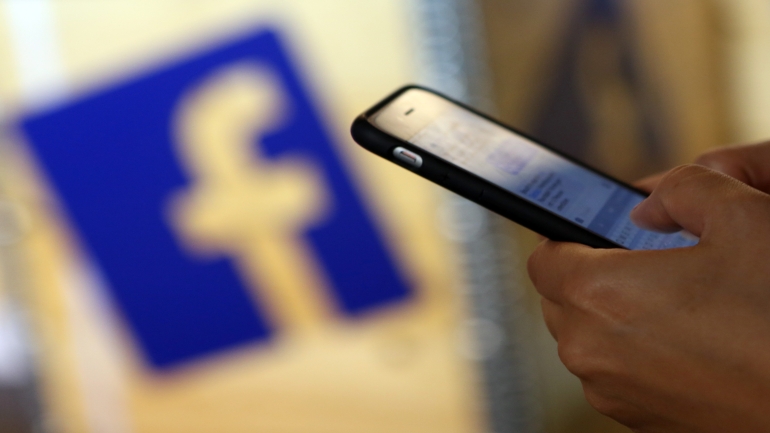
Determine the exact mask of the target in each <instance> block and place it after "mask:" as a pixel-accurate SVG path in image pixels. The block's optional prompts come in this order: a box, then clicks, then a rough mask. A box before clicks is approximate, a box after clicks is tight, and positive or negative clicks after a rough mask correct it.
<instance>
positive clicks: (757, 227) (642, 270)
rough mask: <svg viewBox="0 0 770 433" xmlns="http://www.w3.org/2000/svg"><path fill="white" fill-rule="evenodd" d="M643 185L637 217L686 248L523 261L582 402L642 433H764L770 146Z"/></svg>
mask: <svg viewBox="0 0 770 433" xmlns="http://www.w3.org/2000/svg"><path fill="white" fill-rule="evenodd" d="M696 163H697V164H698V165H686V166H681V167H678V168H675V169H674V170H672V171H670V172H668V173H666V174H663V175H658V176H654V177H652V178H649V179H646V180H644V181H642V182H640V184H639V186H640V187H641V188H647V189H648V190H652V191H653V192H652V195H651V196H650V197H649V198H648V199H647V200H645V201H644V202H643V203H642V204H640V205H639V206H638V207H637V208H636V209H635V210H634V212H633V213H632V218H633V219H634V221H635V222H636V223H637V224H640V225H642V226H644V227H647V228H651V229H655V230H658V231H677V230H681V229H682V228H684V229H686V230H688V231H690V232H691V233H693V234H696V235H698V236H699V237H700V238H701V241H700V243H699V244H698V245H697V246H695V247H691V248H683V249H677V250H667V251H626V250H594V249H591V248H588V247H585V246H583V245H578V244H569V243H557V242H553V241H545V242H543V243H542V244H541V245H540V246H539V247H538V248H537V249H536V251H535V252H534V253H533V254H532V256H531V257H530V259H529V262H528V270H529V275H530V277H531V279H532V281H533V282H534V284H535V287H536V288H537V290H538V291H539V292H540V294H541V295H542V297H543V299H542V307H543V313H544V316H545V321H546V324H547V325H548V329H549V330H550V332H551V334H552V335H553V337H554V338H555V339H556V340H557V342H558V352H559V357H560V358H561V360H562V362H563V363H564V365H565V366H566V367H567V368H568V369H569V370H570V371H571V372H572V373H573V374H575V375H576V376H577V377H578V378H580V380H581V382H582V384H583V389H584V391H585V395H586V398H587V399H588V402H589V403H590V404H591V405H592V406H593V407H594V408H596V409H597V410H598V411H599V412H601V413H603V414H605V415H607V416H609V417H611V418H614V419H615V420H617V421H619V422H620V423H622V424H624V425H626V426H628V427H630V428H631V429H632V430H634V431H635V432H645V433H646V432H752V433H754V432H761V431H770V195H768V193H769V192H770V143H765V144H760V145H754V146H741V147H730V148H724V149H720V150H717V151H714V152H710V153H708V154H706V155H704V156H702V157H701V158H699V159H698V160H697V161H696Z"/></svg>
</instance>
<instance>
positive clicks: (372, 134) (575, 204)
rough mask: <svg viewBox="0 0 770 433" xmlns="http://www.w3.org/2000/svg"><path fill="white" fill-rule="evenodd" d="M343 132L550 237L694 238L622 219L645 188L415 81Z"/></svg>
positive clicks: (650, 243)
mask: <svg viewBox="0 0 770 433" xmlns="http://www.w3.org/2000/svg"><path fill="white" fill-rule="evenodd" d="M352 134H353V139H354V140H355V141H356V142H357V143H358V144H360V145H361V146H363V147H364V148H366V149H367V150H369V151H371V152H373V153H375V154H377V155H379V156H381V157H383V158H385V159H387V160H389V161H391V162H394V163H396V164H398V165H400V166H402V167H404V168H406V169H408V170H411V171H413V172H414V173H416V174H418V175H420V176H422V177H424V178H426V179H428V180H430V181H432V182H435V183H437V184H439V185H441V186H443V187H445V188H447V189H449V190H450V191H453V192H455V193H457V194H459V195H461V196H463V197H465V198H467V199H468V200H471V201H473V202H475V203H478V204H479V205H481V206H484V207H485V208H487V209H489V210H491V211H493V212H496V213H498V214H500V215H502V216H504V217H506V218H508V219H510V220H512V221H514V222H517V223H519V224H521V225H523V226H524V227H527V228H529V229H530V230H533V231H535V232H537V233H539V234H541V235H543V236H545V237H547V238H549V239H552V240H556V241H565V242H577V243H582V244H585V245H588V246H591V247H594V248H626V249H631V250H655V249H667V248H682V247H689V246H693V245H695V244H697V243H698V239H697V238H695V237H694V236H692V235H690V234H689V233H686V232H678V233H669V234H664V233H656V232H652V231H648V230H643V229H641V228H639V227H637V226H636V225H635V224H634V223H633V222H631V220H630V218H629V213H630V212H631V210H632V209H633V208H634V206H636V205H637V204H639V203H640V202H641V201H642V200H644V198H645V197H646V196H647V195H646V194H645V193H644V192H642V191H639V190H637V189H635V188H633V187H632V186H630V185H627V184H625V183H623V182H621V181H619V180H617V179H614V178H612V177H610V176H608V175H606V174H604V173H601V172H599V171H598V170H595V169H593V168H591V167H588V166H587V165H585V164H583V163H581V162H579V161H576V160H574V159H573V158H570V157H568V156H566V155H564V154H562V153H560V152H558V151H556V150H553V149H551V148H549V147H548V146H546V145H544V144H542V143H539V142H538V141H537V140H535V139H533V138H531V137H529V136H527V135H526V134H523V133H521V132H519V131H516V130H515V129H513V128H511V127H508V126H505V125H503V124H502V123H500V122H497V121H496V120H494V119H492V118H490V117H488V116H485V115H484V114H481V113H479V112H477V111H476V110H474V109H472V108H470V107H467V106H465V105H464V104H462V103H459V102H457V101H454V100H452V99H450V98H448V97H446V96H443V95H441V94H439V93H437V92H435V91H432V90H429V89H426V88H423V87H419V86H407V87H404V88H402V89H400V90H398V91H396V92H395V93H393V94H392V95H390V96H388V97H387V98H385V99H384V100H383V101H381V102H380V103H378V104H377V105H375V106H374V107H372V108H371V109H369V110H368V111H367V112H365V113H364V114H362V115H361V116H359V117H358V118H357V119H356V120H355V122H353V127H352Z"/></svg>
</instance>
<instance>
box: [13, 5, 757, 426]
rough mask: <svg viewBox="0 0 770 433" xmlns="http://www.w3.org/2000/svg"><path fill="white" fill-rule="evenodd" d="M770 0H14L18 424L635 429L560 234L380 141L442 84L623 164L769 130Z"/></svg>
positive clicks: (654, 162)
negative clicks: (547, 282) (530, 224)
mask: <svg viewBox="0 0 770 433" xmlns="http://www.w3.org/2000/svg"><path fill="white" fill-rule="evenodd" d="M768 44H770V2H768V1H766V0H731V1H728V0H665V1H664V0H538V1H534V0H507V1H502V0H364V1H362V0H312V1H311V0H280V1H279V0H216V1H214V0H111V1H102V2H98V1H93V0H2V2H0V433H27V432H40V433H48V432H62V433H81V432H83V433H85V432H98V433H103V432H104V433H109V432H116V433H117V432H119V433H129V432H137V433H150V432H164V433H169V432H214V431H228V432H247V431H248V432H252V431H260V432H285V433H295V432H297V433H298V432H302V433H315V432H318V433H321V432H335V433H340V432H361V431H366V432H409V433H411V432H458V433H460V432H463V433H465V432H468V433H470V432H497V433H503V432H522V433H528V432H532V433H535V432H538V433H568V432H599V433H604V432H606V433H610V432H626V431H628V430H626V429H624V428H623V427H622V426H620V425H618V424H616V423H614V422H613V421H611V420H608V419H606V418H603V417H602V416H600V415H599V414H597V413H596V412H594V411H593V410H592V409H591V408H590V407H589V406H588V405H587V403H586V402H585V400H584V398H583V395H582V390H581V387H580V383H579V381H578V380H577V379H575V378H574V377H572V376H571V375H570V374H569V373H568V372H567V371H566V370H565V369H564V367H563V366H562V365H561V363H560V362H559V359H558V356H557V354H556V346H555V343H554V342H553V341H552V340H551V338H550V336H549V335H548V332H547V330H546V329H545V327H544V325H543V324H542V319H541V317H540V311H539V298H538V295H537V294H536V293H535V292H534V290H533V289H532V287H531V286H530V285H529V282H528V279H527V277H526V272H525V269H524V266H523V264H524V263H525V261H526V257H527V255H528V253H529V251H531V249H532V248H534V246H535V245H536V243H537V239H536V237H535V236H534V235H533V234H532V233H530V232H528V231H526V230H524V229H521V228H519V227H517V226H515V225H514V224H512V223H510V222H507V221H503V220H502V219H500V218H498V217H496V216H494V215H490V214H489V213H487V212H485V211H483V210H481V209H479V208H478V207H476V206H475V205H473V204H470V203H468V202H465V201H463V200H461V199H458V198H456V197H454V196H452V195H451V194H449V193H446V192H444V191H443V190H441V189H440V188H438V187H436V186H433V185H431V184H429V183H428V182H425V181H422V180H420V179H419V178H417V177H416V176H414V175H412V174H410V173H408V172H406V171H405V170H402V169H400V168H398V167H396V166H393V165H392V164H387V163H384V162H383V161H381V160H379V159H378V158H376V157H373V156H371V155H369V154H367V153H366V152H364V151H363V150H362V149H360V148H358V147H357V146H356V145H355V144H354V143H353V142H352V140H351V139H350V138H349V133H348V128H349V125H350V123H351V121H352V119H353V118H354V117H355V116H356V115H357V114H359V113H360V112H362V111H363V110H365V109H366V108H368V107H369V106H370V105H372V104H373V103H374V102H376V101H377V100H379V99H381V98H382V97H384V96H385V95H386V94H387V93H388V92H390V91H392V90H395V89H396V88H397V87H399V86H401V85H403V84H406V83H420V84H424V85H427V86H431V87H434V88H437V89H439V90H441V91H444V92H446V93H449V94H451V95H452V96H454V97H457V98H459V99H462V100H464V101H466V102H468V103H470V104H472V105H474V106H477V107H479V108H481V109H482V110H485V111H488V112H490V113H493V114H495V115H496V116H498V117H499V118H501V119H502V120H503V121H505V122H507V123H509V124H511V125H514V126H516V127H518V128H520V129H523V130H525V131H528V132H530V133H531V134H532V135H534V136H536V137H539V138H541V139H543V140H544V141H545V142H547V143H549V144H551V145H553V146H555V147H557V148H559V149H562V150H564V151H565V152H567V153H570V154H572V155H575V156H577V157H579V158H581V159H584V160H586V161H588V162H590V163H591V164H594V165H596V166H598V167H600V168H602V169H604V170H606V171H608V172H610V173H612V174H614V175H616V176H618V177H620V178H622V179H624V180H628V181H633V180H634V179H637V178H639V177H641V176H644V175H647V174H650V173H653V172H655V171H660V170H665V169H667V168H670V167H672V166H673V165H676V164H680V163H684V162H688V161H691V160H692V159H693V158H694V157H695V156H697V155H698V154H699V153H701V152H703V151H705V150H707V149H710V148H712V147H715V146H720V145H725V144H729V143H735V142H750V141H758V140H762V139H764V138H767V137H770V122H768V120H767V119H770V78H768V77H770V76H769V75H768V74H767V72H766V71H767V70H768V69H770V50H768V49H767V47H768Z"/></svg>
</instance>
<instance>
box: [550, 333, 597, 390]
mask: <svg viewBox="0 0 770 433" xmlns="http://www.w3.org/2000/svg"><path fill="white" fill-rule="evenodd" d="M558 353H559V359H560V360H561V362H562V364H564V366H565V367H566V368H567V370H569V371H570V373H572V374H574V375H575V376H577V377H579V378H581V379H586V380H587V379H592V378H594V377H595V376H596V375H597V373H598V372H597V369H596V368H595V366H594V365H593V364H594V363H593V362H592V356H591V354H590V352H589V351H588V350H587V348H586V346H585V345H582V344H580V343H577V342H575V341H574V340H567V341H564V340H560V341H559V345H558Z"/></svg>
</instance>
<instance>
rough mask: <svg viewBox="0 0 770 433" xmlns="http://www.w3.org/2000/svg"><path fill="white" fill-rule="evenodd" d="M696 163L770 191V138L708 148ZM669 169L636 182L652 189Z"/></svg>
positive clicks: (644, 187) (647, 189)
mask: <svg viewBox="0 0 770 433" xmlns="http://www.w3.org/2000/svg"><path fill="white" fill-rule="evenodd" d="M695 164H697V165H702V166H704V167H708V168H710V169H712V170H715V171H718V172H720V173H724V174H726V175H728V176H730V177H733V178H735V179H738V180H739V181H741V182H743V183H745V184H747V185H749V186H752V187H754V188H756V189H758V190H760V191H763V192H766V193H770V142H765V143H759V144H750V145H741V146H729V147H720V148H718V149H715V150H712V151H710V152H706V153H704V154H703V155H701V156H700V157H698V158H697V159H696V160H695ZM665 175H666V173H658V174H655V175H652V176H650V177H647V178H644V179H642V180H640V181H638V182H636V183H635V184H634V185H635V186H636V187H637V188H639V189H641V190H643V191H647V192H652V190H654V189H655V187H656V186H657V185H658V183H660V180H661V179H663V176H665Z"/></svg>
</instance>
